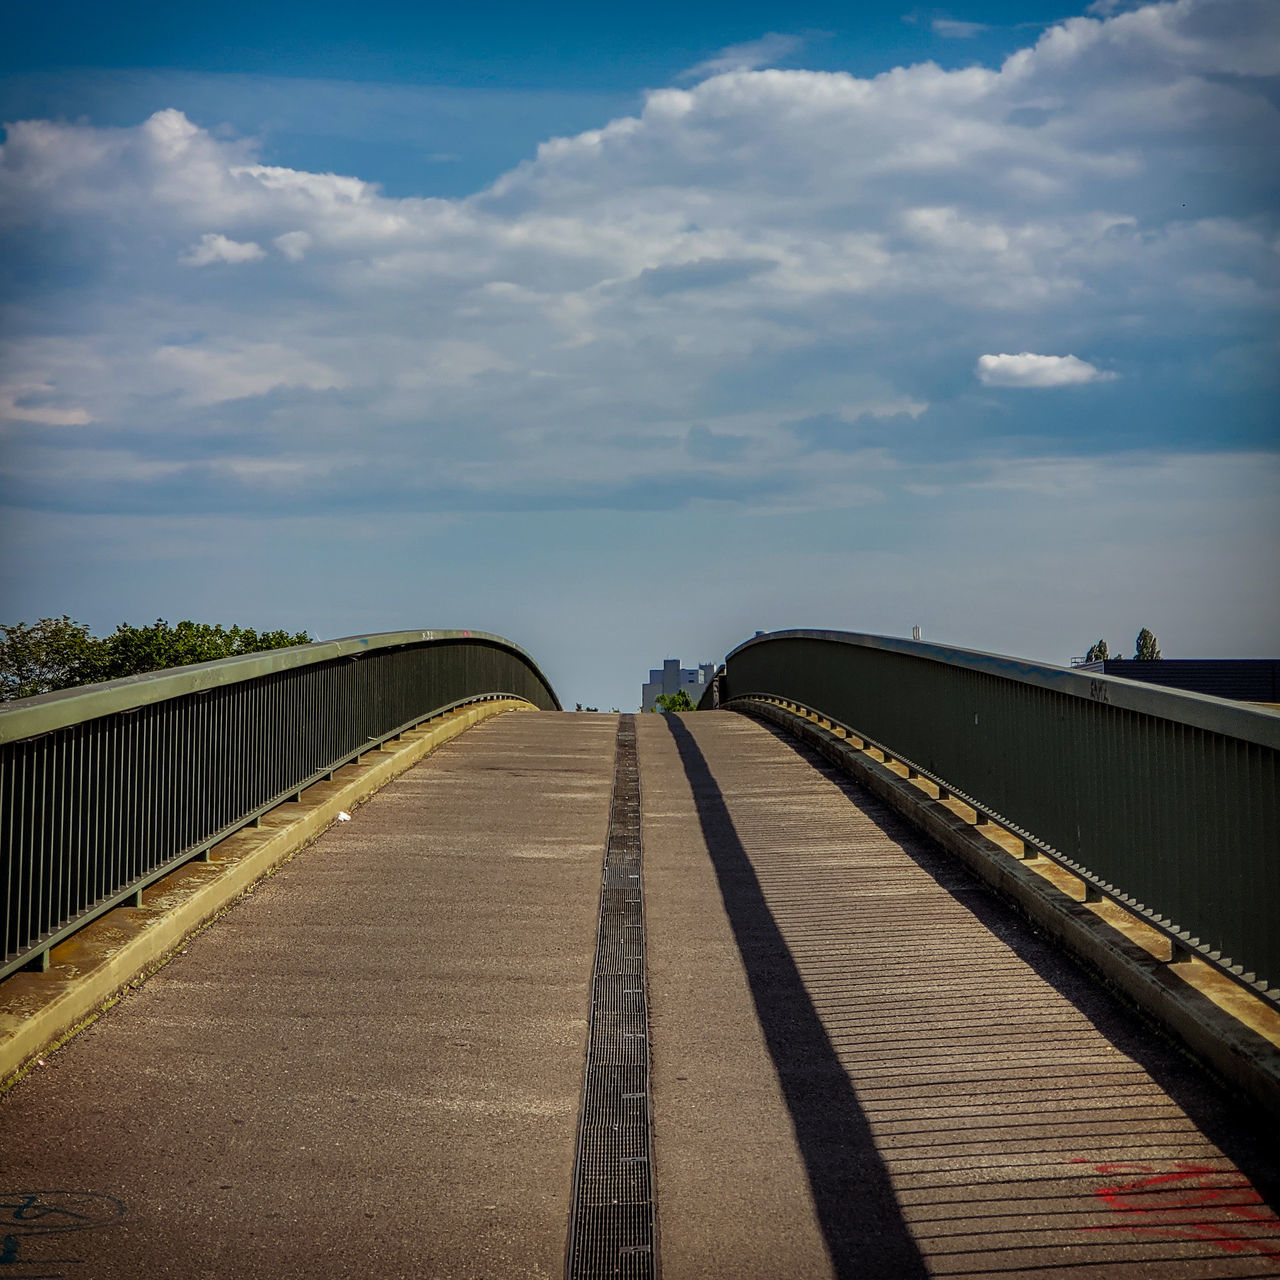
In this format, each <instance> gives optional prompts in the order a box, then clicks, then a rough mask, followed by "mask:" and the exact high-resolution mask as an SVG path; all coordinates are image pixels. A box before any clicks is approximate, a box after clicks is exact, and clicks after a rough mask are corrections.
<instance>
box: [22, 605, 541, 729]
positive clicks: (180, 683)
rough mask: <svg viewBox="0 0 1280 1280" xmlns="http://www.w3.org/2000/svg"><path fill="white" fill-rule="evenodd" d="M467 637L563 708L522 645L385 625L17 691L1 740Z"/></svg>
mask: <svg viewBox="0 0 1280 1280" xmlns="http://www.w3.org/2000/svg"><path fill="white" fill-rule="evenodd" d="M460 640H461V641H470V642H474V643H476V644H485V645H492V646H494V647H496V648H499V649H505V650H506V651H507V652H508V653H511V654H513V655H515V656H516V657H518V658H520V659H521V661H523V662H524V663H525V664H526V665H527V666H528V667H529V669H530V670H531V671H532V672H533V673H534V675H535V676H537V678H538V680H539V682H540V683H541V684H542V686H543V687H544V688H545V689H546V691H547V698H548V700H549V701H550V703H551V705H552V706H553V707H554V708H555V709H556V710H557V711H559V710H560V709H561V707H560V699H559V698H558V697H556V693H555V690H554V689H553V688H552V687H551V683H550V681H548V680H547V678H546V676H545V675H543V673H542V670H541V668H539V666H538V664H537V663H536V662H534V660H533V659H532V658H531V657H530V656H529V655H528V654H527V653H526V652H525V651H524V650H523V649H521V648H520V646H519V645H517V644H513V643H512V642H511V641H510V640H507V639H504V638H503V637H502V636H496V635H491V634H490V633H489V632H487V631H439V630H426V631H384V632H380V633H378V634H376V635H368V636H345V637H343V638H342V639H339V640H318V641H316V642H315V643H313V644H300V645H292V646H290V647H289V648H287V649H268V650H265V651H264V652H262V653H246V654H241V655H239V656H238V657H234V658H218V659H216V660H215V661H213V662H196V663H193V664H192V665H190V666H187V667H170V668H169V669H167V670H165V671H151V672H148V673H146V674H145V675H140V676H125V677H123V678H122V679H119V680H106V681H103V682H102V683H101V684H88V685H80V686H78V687H76V688H73V689H59V690H58V691H57V692H55V693H41V694H37V695H36V696H35V697H33V698H17V699H15V700H14V701H12V702H8V703H0V743H4V742H20V741H22V740H23V739H26V738H35V737H39V736H40V735H42V734H46V733H52V732H53V731H54V730H56V729H64V728H66V727H67V726H68V725H73V724H80V723H81V722H83V721H85V720H96V719H98V718H99V717H100V716H107V715H114V714H116V713H118V712H121V711H134V710H136V709H137V708H139V707H145V706H150V705H151V704H153V703H156V702H166V701H168V700H169V699H170V698H177V697H181V696H182V695H183V694H188V693H205V692H207V691H209V690H210V689H218V688H222V687H223V686H226V685H233V684H240V683H241V682H243V681H245V680H254V679H257V678H258V677H260V676H266V675H272V674H274V673H275V672H277V671H288V670H291V669H293V668H296V667H307V666H311V665H312V664H314V663H317V662H331V661H332V660H333V659H335V658H358V657H360V656H361V655H362V654H365V653H372V652H375V651H376V650H379V649H398V648H411V647H417V646H424V645H429V644H439V643H442V642H447V641H460Z"/></svg>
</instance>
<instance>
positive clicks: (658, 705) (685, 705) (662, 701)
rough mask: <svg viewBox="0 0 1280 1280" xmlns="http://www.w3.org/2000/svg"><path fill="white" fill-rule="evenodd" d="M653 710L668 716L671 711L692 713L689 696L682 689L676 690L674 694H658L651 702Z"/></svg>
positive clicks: (693, 708)
mask: <svg viewBox="0 0 1280 1280" xmlns="http://www.w3.org/2000/svg"><path fill="white" fill-rule="evenodd" d="M653 701H654V708H653V709H654V710H655V711H658V710H661V712H662V714H663V715H664V716H665V715H669V714H670V713H671V712H672V711H694V710H696V708H695V707H694V705H693V703H692V701H691V700H690V698H689V695H688V694H687V693H685V691H684V690H683V689H677V690H676V692H675V693H660V694H658V696H657V697H656V698H655V699H654V700H653Z"/></svg>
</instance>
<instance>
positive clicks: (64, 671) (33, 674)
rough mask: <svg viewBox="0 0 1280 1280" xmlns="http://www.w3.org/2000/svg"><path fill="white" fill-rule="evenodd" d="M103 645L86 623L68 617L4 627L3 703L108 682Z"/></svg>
mask: <svg viewBox="0 0 1280 1280" xmlns="http://www.w3.org/2000/svg"><path fill="white" fill-rule="evenodd" d="M100 644H101V641H99V640H95V639H94V638H93V637H92V636H91V635H90V634H89V628H88V627H87V626H85V625H84V623H82V622H73V621H72V620H71V619H70V618H69V617H67V615H66V614H65V613H64V614H63V615H62V617H61V618H41V619H40V621H39V622H33V623H30V624H28V623H25V622H15V623H12V624H10V625H9V626H3V625H0V699H2V700H4V701H6V702H7V701H9V700H10V699H11V698H31V697H34V696H35V695H36V694H37V693H48V692H49V691H50V690H52V689H66V688H69V687H70V686H71V685H76V684H88V683H90V682H92V681H94V680H101V679H104V677H103V676H102V675H101V669H102V655H101V652H100V650H99V648H98V646H99V645H100Z"/></svg>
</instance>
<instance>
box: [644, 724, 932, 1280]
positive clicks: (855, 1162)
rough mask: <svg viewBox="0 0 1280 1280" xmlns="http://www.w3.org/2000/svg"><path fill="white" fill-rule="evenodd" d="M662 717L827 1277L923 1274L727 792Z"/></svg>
mask: <svg viewBox="0 0 1280 1280" xmlns="http://www.w3.org/2000/svg"><path fill="white" fill-rule="evenodd" d="M664 719H665V720H666V722H667V726H668V728H669V729H670V730H671V735H672V737H673V738H674V739H675V745H676V750H677V751H678V752H679V754H680V760H681V762H682V763H683V765H684V771H685V776H686V777H687V778H688V780H689V785H690V787H691V789H692V791H693V798H694V803H695V805H696V806H697V810H698V820H699V822H700V823H701V825H702V835H703V839H704V840H705V842H706V846H707V850H708V852H709V853H710V855H711V861H712V864H713V866H714V867H715V872H716V878H717V880H718V881H719V885H720V894H721V897H722V898H723V900H724V905H725V911H726V913H727V914H728V917H729V923H730V925H731V926H732V928H733V936H734V940H735V941H736V943H737V945H738V951H739V953H740V955H741V956H742V962H743V966H744V968H745V970H746V974H747V979H748V982H749V984H750V987H751V997H752V999H753V1001H754V1002H755V1008H756V1016H757V1018H758V1019H759V1022H760V1028H761V1030H762V1031H763V1033H764V1038H765V1043H766V1044H767V1045H768V1048H769V1053H770V1055H771V1056H772V1058H773V1063H774V1067H775V1068H776V1070H777V1073H778V1080H779V1083H780V1084H781V1086H782V1093H783V1097H784V1098H785V1099H786V1103H787V1108H788V1110H789V1111H790V1112H791V1121H792V1124H793V1125H794V1126H795V1133H796V1141H797V1144H798V1146H799V1149H800V1154H801V1157H802V1158H803V1160H804V1165H805V1171H806V1173H807V1175H808V1178H809V1186H810V1189H811V1192H812V1195H813V1204H814V1209H815V1211H816V1213H817V1217H818V1224H819V1226H820V1228H821V1230H822V1234H823V1237H824V1239H825V1241H826V1245H827V1249H828V1251H829V1253H830V1255H831V1261H832V1265H833V1268H834V1274H835V1275H836V1276H837V1277H838V1280H853V1277H855V1276H856V1277H859V1280H873V1278H874V1277H883V1278H884V1280H917V1278H918V1277H925V1276H927V1275H928V1271H927V1270H926V1269H925V1265H924V1261H923V1259H922V1258H921V1256H920V1251H919V1249H918V1248H917V1247H916V1243H915V1240H914V1239H913V1238H912V1235H911V1232H910V1230H909V1228H908V1227H907V1224H906V1221H905V1220H904V1219H903V1217H902V1212H901V1209H900V1207H899V1205H898V1201H897V1198H896V1196H895V1195H894V1191H893V1187H892V1185H891V1183H890V1181H889V1175H888V1171H887V1170H886V1168H885V1166H884V1162H883V1161H882V1160H881V1158H880V1155H879V1153H878V1151H877V1150H876V1145H875V1141H874V1139H873V1138H872V1135H871V1128H870V1126H869V1124H868V1123H867V1118H866V1115H865V1114H864V1112H863V1110H862V1107H861V1106H860V1105H859V1103H858V1099H857V1095H856V1094H855V1093H854V1090H853V1085H852V1084H851V1083H850V1080H849V1076H848V1074H847V1073H846V1072H845V1070H844V1068H843V1067H842V1066H841V1065H840V1060H839V1058H838V1057H837V1056H836V1052H835V1049H834V1048H833V1046H832V1044H831V1040H830V1039H829V1037H828V1036H827V1032H826V1029H825V1028H824V1027H823V1025H822V1021H821V1019H820V1018H819V1017H818V1013H817V1010H816V1009H815V1008H814V1006H813V1001H812V1000H811V999H810V997H809V993H808V991H807V990H806V989H805V985H804V982H803V980H802V979H801V977H800V971H799V969H798V968H797V967H796V962H795V959H794V957H793V956H792V954H791V950H790V948H789V947H788V946H787V943H786V940H785V939H784V938H783V936H782V931H781V930H780V929H779V928H778V925H777V922H776V921H775V920H774V918H773V914H772V912H770V910H769V905H768V903H767V902H766V901H765V896H764V891H763V890H762V889H761V887H760V881H759V879H758V878H757V876H756V873H755V869H754V868H753V867H752V865H751V860H750V858H749V857H748V856H747V851H746V849H745V848H744V847H743V844H742V841H741V839H740V838H739V837H738V833H737V830H736V829H735V828H734V825H733V820H732V819H731V818H730V816H729V810H728V806H727V805H726V804H725V801H724V795H723V794H722V792H721V791H720V788H719V786H718V785H717V784H716V781H715V778H714V777H713V776H712V774H711V770H710V768H709V767H708V766H707V761H706V757H705V756H704V755H703V754H702V750H701V748H700V747H699V746H698V744H697V742H696V741H695V740H694V738H693V735H692V734H691V733H690V732H689V730H688V729H687V728H686V727H685V725H684V724H683V723H681V720H680V717H679V716H674V715H669V716H665V717H664Z"/></svg>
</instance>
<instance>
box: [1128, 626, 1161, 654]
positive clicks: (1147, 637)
mask: <svg viewBox="0 0 1280 1280" xmlns="http://www.w3.org/2000/svg"><path fill="white" fill-rule="evenodd" d="M1134 646H1135V647H1134V654H1133V656H1134V658H1135V659H1136V660H1137V661H1138V662H1154V661H1155V660H1156V659H1157V658H1159V657H1160V656H1161V653H1160V650H1159V648H1157V646H1156V638H1155V636H1153V635H1152V634H1151V632H1150V631H1148V630H1147V629H1146V627H1143V628H1142V630H1141V631H1139V632H1138V638H1137V640H1136V641H1135V642H1134Z"/></svg>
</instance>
